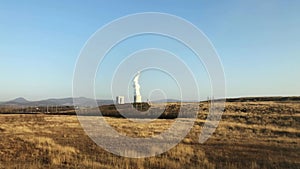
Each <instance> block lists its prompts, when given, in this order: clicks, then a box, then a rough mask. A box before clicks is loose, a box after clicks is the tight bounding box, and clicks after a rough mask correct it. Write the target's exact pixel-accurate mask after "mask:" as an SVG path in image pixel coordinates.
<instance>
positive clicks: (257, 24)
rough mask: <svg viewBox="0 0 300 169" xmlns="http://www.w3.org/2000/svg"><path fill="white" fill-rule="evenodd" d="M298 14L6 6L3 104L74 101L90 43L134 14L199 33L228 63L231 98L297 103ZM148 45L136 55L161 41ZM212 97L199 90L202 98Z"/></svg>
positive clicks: (156, 1) (0, 52)
mask: <svg viewBox="0 0 300 169" xmlns="http://www.w3.org/2000/svg"><path fill="white" fill-rule="evenodd" d="M299 9H300V1H296V0H291V1H283V0H272V1H271V0H266V1H261V0H245V1H240V0H236V1H233V0H228V1H198V0H197V1H196V0H194V1H192V0H191V1H174V0H163V1H162V0H151V1H141V0H132V1H121V0H120V1H115V0H107V1H104V0H103V1H99V0H95V1H92V0H88V1H80V2H77V1H72V0H64V1H58V0H51V1H50V0H49V1H38V0H35V1H33V0H27V1H17V0H6V1H1V2H0V75H1V76H0V100H1V101H5V100H10V99H13V98H16V97H25V98H27V99H29V100H39V99H45V98H61V97H70V96H72V78H73V71H74V66H75V63H76V59H77V57H78V55H79V52H80V50H81V48H82V47H83V46H84V44H85V42H86V41H87V40H88V38H89V37H90V36H91V35H92V34H93V33H94V32H95V31H97V30H98V29H99V28H101V27H102V26H103V25H105V24H107V23H109V22H110V21H112V20H114V19H117V18H119V17H122V16H124V15H128V14H133V13H137V12H163V13H170V14H173V15H177V16H179V17H182V18H184V19H186V20H188V21H190V22H191V23H193V24H194V25H196V26H197V27H198V28H199V29H200V30H202V31H203V33H205V34H206V35H207V37H208V38H209V39H210V41H211V42H212V43H213V44H214V46H215V48H216V50H217V52H218V54H219V56H220V59H221V61H222V63H223V66H224V71H225V75H226V82H227V97H239V96H269V95H284V96H286V95H300V78H299V73H300V31H299V30H300V10H299ZM145 38H146V40H145V39H143V40H141V41H143V42H144V43H142V45H140V46H139V47H143V45H145V46H147V45H149V44H151V42H152V43H153V42H154V40H155V38H157V37H145ZM147 38H148V40H147ZM129 41H130V40H129ZM163 41H164V39H162V40H161V42H162V43H161V44H165V43H163ZM166 41H167V40H166ZM137 42H138V38H137V39H136V40H133V41H131V42H128V44H132V45H134V44H139V43H137ZM146 42H149V44H147V43H146ZM124 45H126V43H125V44H124ZM129 46H130V45H129ZM150 46H151V45H150ZM163 47H165V48H168V46H163ZM120 48H122V45H121V46H120ZM172 48H173V49H174V48H176V49H180V48H179V47H176V44H174V46H173V47H172ZM116 49H118V48H116ZM133 49H135V48H130V50H128V51H127V52H128V53H126V54H129V52H133V51H134V50H133ZM113 52H114V51H112V53H113ZM178 52H180V51H178ZM119 53H120V52H119ZM187 62H188V64H189V65H190V66H193V62H192V61H189V60H188V59H187ZM108 65H109V64H108ZM104 68H105V66H104ZM109 69H110V68H109V66H108V67H107V70H109ZM200 74H201V73H200ZM108 75H109V74H108ZM145 77H146V75H145V76H144V83H146V81H147V79H146V78H145ZM161 79H168V78H164V77H163V76H161ZM148 80H149V79H148ZM169 80H170V79H169ZM166 81H167V80H166ZM197 81H198V83H199V84H206V82H203V81H201V78H198V77H197ZM141 83H143V78H142V77H141ZM166 83H167V82H166ZM96 84H97V86H100V87H98V88H97V90H96V92H97V96H98V97H103V98H109V92H108V91H107V90H106V89H107V88H105V87H102V86H101V85H104V84H105V77H101V76H100V75H99V77H98V78H97V79H96ZM202 86H205V85H202ZM206 86H207V85H206ZM145 88H147V86H145ZM162 88H167V86H162ZM200 88H201V86H200ZM148 89H149V90H150V88H149V86H148ZM201 90H202V91H201ZM208 90H209V89H207V88H206V87H203V88H202V89H200V91H201V92H202V93H203V97H207V95H208V92H206V91H208ZM144 92H145V91H144ZM171 96H172V97H176V95H175V94H174V95H171Z"/></svg>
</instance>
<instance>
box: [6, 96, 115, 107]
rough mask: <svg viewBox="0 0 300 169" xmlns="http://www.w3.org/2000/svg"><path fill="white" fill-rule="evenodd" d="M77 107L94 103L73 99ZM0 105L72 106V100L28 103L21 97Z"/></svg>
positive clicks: (70, 98) (108, 102) (100, 101)
mask: <svg viewBox="0 0 300 169" xmlns="http://www.w3.org/2000/svg"><path fill="white" fill-rule="evenodd" d="M74 100H75V101H76V103H77V104H78V105H82V106H92V105H93V103H94V100H93V99H90V98H85V97H79V98H74ZM97 103H98V105H108V104H113V103H114V102H113V100H97ZM0 105H2V106H4V105H6V106H73V98H72V97H69V98H61V99H54V98H53V99H46V100H40V101H28V100H26V99H25V98H23V97H19V98H16V99H13V100H10V101H7V102H1V103H0Z"/></svg>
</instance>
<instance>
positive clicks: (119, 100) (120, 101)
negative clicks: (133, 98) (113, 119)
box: [116, 96, 125, 104]
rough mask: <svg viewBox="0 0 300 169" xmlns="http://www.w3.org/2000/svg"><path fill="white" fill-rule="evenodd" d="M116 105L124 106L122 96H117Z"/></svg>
mask: <svg viewBox="0 0 300 169" xmlns="http://www.w3.org/2000/svg"><path fill="white" fill-rule="evenodd" d="M116 102H117V104H125V97H124V96H117V97H116Z"/></svg>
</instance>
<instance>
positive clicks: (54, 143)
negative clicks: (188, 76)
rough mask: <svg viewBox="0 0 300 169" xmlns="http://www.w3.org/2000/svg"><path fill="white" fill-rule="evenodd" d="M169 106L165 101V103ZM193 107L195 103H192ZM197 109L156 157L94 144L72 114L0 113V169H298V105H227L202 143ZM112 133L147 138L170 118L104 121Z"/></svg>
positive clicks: (201, 118) (202, 109)
mask: <svg viewBox="0 0 300 169" xmlns="http://www.w3.org/2000/svg"><path fill="white" fill-rule="evenodd" d="M170 104H171V103H170ZM193 104H198V103H193ZM199 106H200V111H199V114H198V119H197V120H196V122H195V124H194V126H193V128H192V130H191V131H190V133H189V134H188V135H187V136H186V137H185V139H184V140H183V141H182V142H181V143H180V144H178V145H177V146H175V147H174V148H172V149H171V150H169V151H168V152H165V153H163V154H161V155H159V156H155V157H149V158H140V159H131V158H124V157H120V156H117V155H114V154H111V153H109V152H106V151H105V150H104V149H102V148H101V147H99V146H97V145H96V144H95V143H94V142H93V141H92V140H91V139H90V138H89V137H88V136H87V135H86V134H85V132H84V131H83V129H82V128H81V125H80V123H79V122H78V120H77V116H76V115H46V114H2V115H0V135H1V136H0V168H1V169H2V168H3V169H6V168H20V169H27V168H28V169H31V168H32V169H34V168H80V169H81V168H108V169H109V168H126V169H129V168H132V169H138V168H166V169H167V168H195V169H196V168H197V169H200V168H230V169H231V168H233V169H235V168H250V169H255V168H295V169H296V168H300V102H299V101H256V102H254V101H248V102H239V101H236V102H227V103H226V108H225V111H224V114H223V116H222V120H221V122H220V124H219V126H218V128H217V129H216V131H215V133H214V134H213V135H212V136H211V138H210V139H209V140H208V141H207V142H205V143H204V144H200V143H198V136H199V134H200V132H201V128H202V125H203V124H204V122H205V119H206V117H207V114H208V108H209V104H208V103H205V102H203V103H200V105H199ZM104 118H105V119H106V120H107V122H108V123H110V124H111V125H112V126H113V127H114V128H115V129H116V130H117V131H119V132H121V133H123V134H126V135H129V136H132V137H150V136H152V135H154V134H158V133H160V132H162V131H164V130H165V129H166V128H168V127H169V126H170V124H172V122H173V121H174V120H173V119H157V120H155V121H153V122H151V124H149V125H144V124H143V125H139V124H135V123H132V122H130V120H128V119H123V118H112V117H104Z"/></svg>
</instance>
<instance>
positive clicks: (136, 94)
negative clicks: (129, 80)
mask: <svg viewBox="0 0 300 169" xmlns="http://www.w3.org/2000/svg"><path fill="white" fill-rule="evenodd" d="M139 77H140V72H138V73H137V75H135V77H134V79H133V88H134V96H133V102H134V103H141V102H142V96H141V93H140V84H139Z"/></svg>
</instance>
